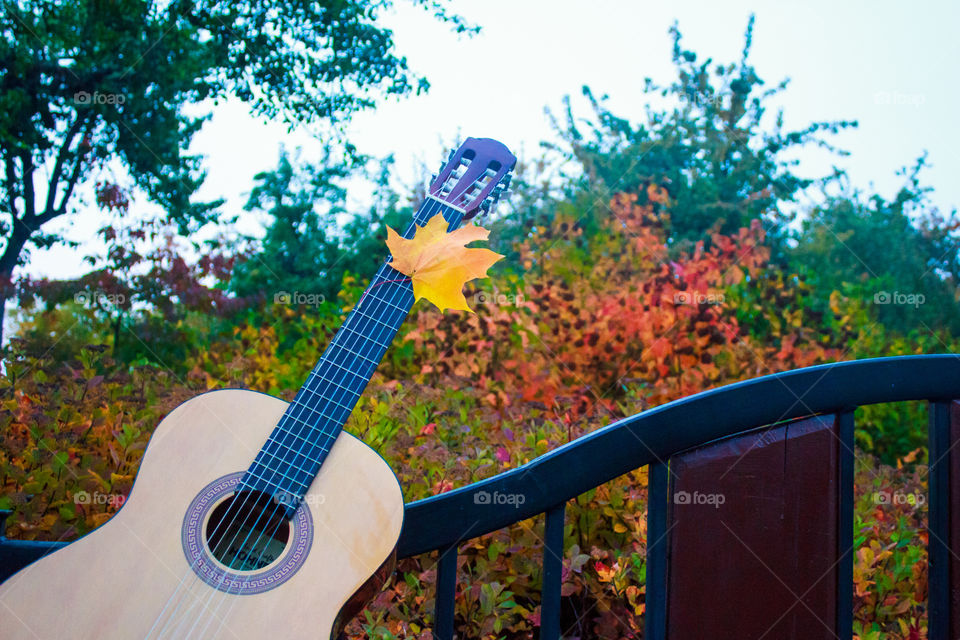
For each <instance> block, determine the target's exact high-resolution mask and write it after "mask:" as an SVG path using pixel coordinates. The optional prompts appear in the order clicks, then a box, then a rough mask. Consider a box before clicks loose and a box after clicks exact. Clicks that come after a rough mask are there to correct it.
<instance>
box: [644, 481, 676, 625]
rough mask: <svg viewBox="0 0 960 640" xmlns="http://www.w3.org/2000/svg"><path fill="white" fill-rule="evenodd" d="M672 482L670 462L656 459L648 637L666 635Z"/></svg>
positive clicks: (651, 486)
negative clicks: (669, 515)
mask: <svg viewBox="0 0 960 640" xmlns="http://www.w3.org/2000/svg"><path fill="white" fill-rule="evenodd" d="M669 495H670V482H669V476H668V468H667V463H664V462H654V463H651V464H650V466H649V468H648V479H647V585H646V587H647V606H646V610H645V611H646V612H645V614H644V617H645V620H644V635H643V637H644V638H646V639H647V640H664V638H666V637H667V506H668V502H669Z"/></svg>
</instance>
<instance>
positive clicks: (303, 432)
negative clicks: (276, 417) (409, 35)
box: [170, 199, 443, 635]
mask: <svg viewBox="0 0 960 640" xmlns="http://www.w3.org/2000/svg"><path fill="white" fill-rule="evenodd" d="M437 205H439V206H437ZM442 209H443V206H442V203H439V202H437V201H435V200H433V199H431V200H430V201H429V202H427V203H425V205H424V206H422V208H421V209H420V211H419V212H418V214H422V216H423V217H424V218H426V217H427V216H432V215H434V213H435V212H436V211H437V210H442ZM418 217H420V215H418V216H414V221H413V223H412V224H411V226H410V228H409V229H408V233H409V232H413V231H415V225H416V223H417V218H418ZM404 235H405V236H406V235H407V234H404ZM386 269H389V270H390V271H394V273H396V271H395V270H393V269H392V268H390V267H389V263H386V262H385V263H384V265H382V266H381V268H380V270H379V271H378V273H377V275H376V277H375V279H374V280H375V281H374V282H373V283H371V286H370V287H368V290H367V291H365V292H364V295H365V296H366V295H368V294H371V295H370V297H372V298H373V299H374V301H373V302H372V303H371V304H370V305H367V307H366V308H367V310H368V311H371V312H372V313H373V314H374V316H373V317H368V316H366V315H365V314H363V313H361V312H360V311H359V309H360V305H359V303H358V306H357V307H356V309H355V310H354V311H355V312H356V313H354V312H351V316H352V317H351V318H348V321H347V322H345V323H344V327H345V328H348V329H352V327H354V326H355V327H356V328H357V330H358V331H359V333H356V332H354V331H343V332H340V331H338V335H336V336H334V340H333V341H331V345H330V348H328V349H327V352H326V353H325V355H324V357H323V358H321V360H320V362H319V363H318V364H317V366H316V367H315V368H314V370H312V371H311V372H310V377H309V378H308V382H307V384H305V385H304V387H303V390H305V391H307V392H308V393H310V394H311V395H313V396H318V397H319V398H320V400H321V401H323V400H326V401H327V402H328V403H329V402H331V401H332V402H334V403H336V404H338V405H339V406H340V407H342V408H343V409H347V407H344V406H343V405H342V404H340V403H339V402H337V399H338V396H343V397H340V398H339V399H340V400H342V401H344V402H347V403H348V404H353V405H355V404H356V401H357V400H358V399H359V393H358V391H362V387H361V388H359V389H358V390H355V389H354V388H353V387H354V386H355V383H354V382H352V381H351V380H350V379H349V378H348V377H347V374H350V375H352V376H353V377H354V378H355V379H356V380H358V381H361V380H364V378H366V381H364V382H362V385H363V386H366V384H367V382H368V381H369V377H370V376H372V375H373V373H374V371H375V370H376V365H374V367H373V370H372V371H370V373H369V375H368V376H363V377H361V375H360V374H361V373H363V372H364V370H365V369H368V368H369V364H373V363H372V362H370V363H369V364H363V363H362V362H361V360H360V358H356V359H355V361H356V362H357V365H358V366H357V370H356V371H354V370H353V369H347V368H343V367H340V365H339V364H337V362H336V360H337V357H338V356H339V355H341V353H340V351H339V350H337V349H334V347H339V348H342V349H343V350H344V354H343V355H344V356H346V353H353V354H354V355H360V356H361V357H365V356H363V355H362V352H363V351H364V348H365V347H366V348H367V350H368V351H367V355H374V353H375V351H376V347H375V345H379V346H381V347H382V346H383V345H382V343H379V342H378V340H377V339H381V340H383V339H384V338H385V337H386V334H390V333H393V334H394V335H395V334H396V331H397V330H398V328H399V327H394V326H388V325H387V324H384V323H382V322H379V321H376V318H375V317H376V315H380V314H377V313H376V312H375V311H373V309H372V306H373V304H374V303H375V302H380V301H384V302H387V306H388V309H387V311H388V312H389V313H391V314H393V313H394V311H393V310H391V309H390V308H391V307H392V308H394V309H396V310H400V309H399V307H398V305H396V304H394V302H395V300H390V301H386V300H384V299H382V298H381V297H380V296H375V295H372V293H371V292H372V287H374V286H377V285H378V284H382V283H383V282H384V272H385V270H386ZM377 280H379V282H377ZM391 294H392V295H391V298H396V297H397V296H398V295H400V296H402V295H403V289H402V287H398V288H395V290H394V291H393V292H391ZM408 312H409V310H403V315H404V316H406V314H407V313H408ZM384 315H386V314H384ZM364 318H366V319H364ZM390 320H393V321H394V324H395V323H396V321H399V323H400V324H402V320H403V319H402V318H390ZM351 321H352V322H351ZM375 325H380V326H379V327H377V328H376V330H377V334H376V336H375V337H371V338H370V340H371V342H369V343H368V344H366V345H364V344H363V340H362V339H363V338H364V337H366V336H365V335H364V333H365V332H369V333H372V328H373V327H374V326H375ZM348 333H356V336H357V337H356V338H354V341H353V342H355V343H352V342H351V337H350V336H349V335H348ZM391 341H392V337H391ZM349 346H352V347H354V348H355V349H357V350H358V351H360V352H361V353H360V354H357V353H356V352H355V351H352V350H351V349H349V348H348V347H349ZM384 351H385V349H384ZM328 356H329V357H328ZM381 358H382V354H381ZM367 359H368V360H369V358H367ZM328 361H329V362H328ZM329 363H332V364H334V365H336V366H337V367H338V368H341V369H343V373H340V374H339V375H338V374H337V373H335V372H333V371H332V370H330V371H323V370H321V372H325V373H327V374H328V375H329V376H330V378H332V380H327V379H326V378H324V376H323V375H319V374H318V373H317V370H318V369H321V365H324V364H329ZM343 364H347V365H349V364H350V363H349V361H347V362H344V363H343ZM326 369H327V370H329V369H330V367H326ZM314 377H316V378H319V379H320V380H321V381H327V382H332V383H333V384H334V385H336V386H337V387H339V391H338V390H336V389H334V390H330V389H329V386H330V385H329V384H327V385H326V387H327V389H326V391H328V394H325V393H323V391H325V390H324V389H323V388H322V387H321V389H320V390H319V392H318V391H314V390H313V389H311V388H310V386H311V384H310V383H311V382H315V381H314V380H313V378H314ZM338 381H339V382H343V384H345V385H347V386H346V387H344V386H341V385H339V384H337V382H338ZM346 392H350V393H352V394H354V395H355V396H356V398H350V397H346ZM298 395H301V398H302V400H303V401H304V402H298V401H297V399H295V400H294V403H292V404H293V405H294V406H293V407H291V408H290V410H288V412H287V413H285V415H284V416H283V417H282V418H281V420H280V422H279V424H278V427H279V428H280V433H279V434H277V438H278V440H277V442H278V443H279V444H282V445H283V446H287V443H288V442H289V439H288V438H287V436H288V435H293V436H294V437H299V438H300V439H301V440H302V442H303V444H301V446H300V447H299V448H298V450H297V451H296V452H295V454H296V455H298V456H300V457H302V458H304V459H305V460H311V461H312V462H313V463H314V464H316V463H317V462H318V461H317V460H315V459H314V458H312V457H311V456H309V455H307V454H306V453H304V450H305V449H306V447H307V446H308V445H309V447H310V450H315V449H318V448H319V449H321V450H322V451H323V452H324V454H325V453H328V451H327V450H324V449H323V447H322V444H323V443H324V439H326V441H329V442H331V446H332V442H334V441H335V440H334V439H331V438H330V436H332V435H333V433H334V432H335V431H337V429H338V427H340V426H342V424H343V422H345V421H346V419H348V418H349V415H350V412H352V407H350V408H349V410H348V411H347V413H346V416H344V417H343V419H340V416H338V415H337V414H339V413H341V411H340V410H339V409H338V410H334V411H333V412H332V413H334V415H333V416H327V415H326V414H324V413H323V412H321V411H317V410H316V409H313V407H311V406H310V405H309V404H306V402H310V400H309V399H308V398H306V394H298ZM327 395H329V397H325V396H327ZM306 411H311V412H313V413H316V414H317V415H319V416H321V417H323V418H326V420H327V422H328V424H326V425H323V426H321V427H320V429H319V436H317V434H316V431H317V429H316V427H314V426H313V425H311V424H310V423H309V422H308V421H307V420H304V417H305V413H306ZM288 416H289V417H290V418H292V419H293V420H294V421H296V422H299V423H300V425H301V426H300V427H299V428H298V429H297V430H296V432H294V430H293V429H285V424H284V423H285V422H286V423H289V420H285V419H286V418H287V417H288ZM320 424H322V423H320ZM330 426H332V427H333V429H332V431H331V433H326V428H327V427H330ZM276 431H277V430H276V429H275V432H276ZM284 431H287V433H284ZM309 431H313V432H314V433H313V434H312V435H313V437H312V438H311V437H310V435H311V434H309ZM273 435H274V434H271V437H272V436H273ZM304 436H306V437H304ZM287 448H290V447H287ZM269 449H270V444H269V441H268V443H267V445H266V446H265V447H264V450H266V451H267V453H270V452H269ZM274 450H276V449H274ZM324 457H325V456H324ZM259 458H260V459H261V466H264V467H265V468H266V469H267V470H268V471H267V472H266V473H264V476H266V477H262V478H260V479H261V480H262V481H263V482H264V483H265V484H266V485H267V488H268V489H269V488H270V486H271V481H274V486H276V487H277V488H279V489H281V490H284V489H283V481H282V478H281V479H278V478H277V476H278V475H280V476H283V477H286V478H287V479H290V480H293V481H294V482H296V484H299V485H301V486H303V487H304V491H303V492H302V493H303V494H304V495H306V493H307V492H308V490H309V485H304V483H303V482H300V481H299V480H296V479H294V478H290V477H289V476H286V475H285V474H283V473H282V471H280V469H279V468H272V466H271V465H268V464H265V463H264V462H263V460H264V458H263V456H259ZM278 459H280V460H283V458H278ZM255 464H256V460H255ZM255 464H254V465H251V466H255ZM270 471H272V472H273V473H272V476H271V475H269V473H270ZM301 471H303V470H301ZM304 473H306V472H305V471H304ZM293 475H294V476H297V474H296V473H294V474H293ZM253 486H254V488H256V486H257V483H253ZM292 488H295V487H292ZM248 495H249V494H248ZM248 499H249V498H248ZM280 510H281V506H280V505H277V506H276V507H275V508H274V510H273V513H271V515H270V518H274V517H276V516H277V514H278V513H279V511H280ZM265 511H266V509H265V510H263V511H261V512H260V515H259V517H258V518H257V520H256V521H255V522H254V523H253V525H252V527H251V529H250V531H249V533H248V534H247V537H246V538H245V539H244V541H243V542H242V543H241V545H240V548H245V547H246V543H247V541H248V540H249V537H250V535H251V534H252V533H253V531H255V530H256V527H257V525H258V524H259V522H260V520H261V518H262V517H263V515H264V513H265ZM250 517H252V516H250V515H248V516H247V518H246V520H245V521H244V522H243V523H242V524H241V525H240V527H239V528H238V529H237V533H236V534H235V535H234V538H233V540H231V541H230V543H229V544H228V545H227V547H226V548H228V549H229V548H231V547H232V546H233V544H234V543H235V542H236V539H237V538H238V537H239V535H240V533H241V532H242V530H243V529H244V528H245V527H246V526H247V525H248V524H249V519H250ZM235 518H236V515H235V516H234V519H235ZM267 522H269V518H268V520H267ZM281 525H282V520H278V524H277V525H276V527H275V530H274V532H272V533H271V536H272V535H275V534H276V532H277V531H278V530H279V527H280V526H281ZM231 526H232V523H231ZM227 530H228V531H229V527H228V529H227ZM264 533H265V532H261V533H260V536H259V537H258V538H257V541H256V542H255V543H254V548H255V547H256V545H257V544H259V541H260V539H261V538H262V537H263V535H264ZM217 546H220V544H219V543H218V545H217ZM265 551H266V547H265V546H264V548H263V551H262V552H261V554H260V556H259V557H258V558H257V560H256V561H255V562H254V565H256V564H258V563H259V561H260V560H261V558H262V555H263V553H264V552H265ZM226 577H227V576H226V574H224V575H223V576H222V577H221V580H220V582H219V583H218V585H217V587H218V588H217V589H215V590H211V594H210V597H209V598H208V599H207V603H205V605H204V609H208V608H209V602H210V601H211V600H212V598H213V597H215V595H216V592H217V591H219V590H220V589H219V587H222V585H223V583H224V582H225V580H226ZM228 595H229V594H227V595H225V597H224V599H228ZM196 604H197V603H196V602H194V603H193V605H191V607H190V608H189V609H188V610H187V611H186V612H184V617H185V618H186V619H189V618H188V617H187V616H188V615H189V613H190V611H191V610H192V609H193V607H194V606H196ZM178 608H179V607H178ZM217 609H219V607H218V608H217ZM214 613H215V612H214ZM203 614H204V611H201V612H200V614H199V615H200V617H201V618H202V617H203ZM175 618H176V611H174V612H173V614H172V615H171V618H170V621H172V620H173V619H175ZM212 619H213V618H211V619H210V621H212ZM198 621H199V618H198ZM225 621H226V617H224V618H223V619H222V620H221V625H222V624H223V623H225ZM195 625H196V623H194V626H195ZM208 625H209V622H208V623H207V625H206V626H208ZM179 626H180V625H179V624H178V627H179ZM206 626H205V627H204V629H205V628H206ZM192 630H193V628H192V627H191V630H190V633H192ZM218 632H219V631H218ZM188 635H189V634H188Z"/></svg>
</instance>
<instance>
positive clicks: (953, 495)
mask: <svg viewBox="0 0 960 640" xmlns="http://www.w3.org/2000/svg"><path fill="white" fill-rule="evenodd" d="M958 440H960V401H958V400H954V401H953V402H951V403H950V453H949V455H950V504H951V506H952V505H954V504H956V501H957V499H958V497H960V451H958V449H960V444H957V441H958ZM958 541H960V509H958V508H951V509H950V540H948V541H947V544H948V545H949V546H950V549H951V551H952V552H951V553H950V556H949V561H950V637H951V638H957V637H960V562H958V561H957V553H960V551H958V549H957V547H958Z"/></svg>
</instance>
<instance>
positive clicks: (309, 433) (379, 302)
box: [241, 199, 462, 515]
mask: <svg viewBox="0 0 960 640" xmlns="http://www.w3.org/2000/svg"><path fill="white" fill-rule="evenodd" d="M438 203H439V201H436V200H430V199H428V200H425V201H424V203H423V204H422V205H421V207H420V209H419V210H418V211H417V213H416V215H415V216H414V222H413V224H411V225H410V226H409V227H408V228H407V229H406V231H405V232H404V234H403V237H405V238H408V239H409V238H411V237H413V235H414V233H415V232H416V229H417V226H418V225H419V226H422V225H423V224H425V223H426V220H421V218H430V217H432V216H433V215H434V214H436V213H441V214H443V216H444V218H445V219H446V220H447V223H448V225H449V227H450V228H456V227H457V226H458V225H459V224H460V221H461V218H462V212H458V211H456V210H454V209H453V208H449V207H445V206H439V207H438V206H437V204H438ZM389 260H390V259H388V260H387V261H385V262H384V263H382V264H381V265H380V267H379V268H378V269H377V273H376V275H375V276H374V278H373V280H372V281H371V285H370V286H369V287H368V288H367V290H366V292H365V293H364V296H363V297H362V298H361V299H360V300H359V301H358V302H357V304H356V305H355V306H354V308H353V310H352V311H351V312H350V314H349V315H348V316H347V319H346V321H345V322H344V323H343V325H342V326H341V327H340V329H339V330H338V331H337V333H336V335H335V336H334V337H333V340H332V341H331V342H330V344H329V345H328V346H327V348H326V350H325V351H324V353H323V355H322V356H321V357H320V361H319V362H318V364H317V366H315V367H314V368H313V369H312V370H311V371H310V373H309V375H308V376H307V380H306V382H305V383H304V385H303V387H301V388H300V391H299V392H298V393H297V396H296V397H295V398H294V399H293V401H292V402H291V403H290V404H289V405H288V406H287V410H286V411H285V412H284V414H283V416H282V417H281V418H280V420H279V422H278V423H277V425H276V426H275V427H274V430H273V432H272V433H271V434H270V435H269V436H268V437H267V441H266V443H265V444H264V446H263V448H262V449H261V450H260V452H259V453H258V455H257V457H256V458H255V460H254V462H253V464H252V465H251V466H250V468H249V469H247V473H246V474H245V475H244V477H243V479H242V481H241V484H242V486H245V487H248V488H251V489H259V490H263V489H262V488H261V487H263V486H264V485H265V486H266V487H267V488H268V490H271V491H280V490H282V491H285V492H287V493H296V494H297V496H298V498H297V501H298V502H299V500H302V499H303V496H304V495H305V494H306V492H307V489H308V487H309V485H310V483H311V482H312V481H313V478H315V477H316V474H317V470H318V469H319V468H320V466H321V465H322V464H323V461H324V460H325V459H326V456H327V455H328V454H329V452H330V448H331V447H332V446H333V444H334V442H335V441H336V439H337V437H338V436H339V434H340V431H341V430H342V429H343V425H344V423H345V422H346V421H347V420H348V419H349V417H350V414H351V412H352V411H353V409H354V408H355V407H356V404H357V401H358V400H359V399H360V395H361V394H362V393H363V390H364V388H366V386H367V384H368V383H369V382H370V378H371V377H372V376H373V374H374V372H375V371H376V368H377V366H378V365H379V364H380V361H381V360H382V359H383V354H384V353H386V351H388V350H389V348H390V345H391V344H392V342H393V340H394V338H395V337H396V334H397V331H398V330H399V329H400V326H401V325H402V324H403V322H404V320H405V318H406V317H407V315H408V314H409V313H410V307H411V306H412V304H413V302H414V299H413V295H412V294H413V283H412V282H411V281H410V280H409V278H406V277H405V276H403V275H402V274H400V272H399V271H397V270H396V269H394V268H393V267H392V266H391V264H390V262H389ZM388 285H396V286H388ZM367 298H370V300H369V301H368V302H366V300H367ZM361 307H362V308H361ZM341 372H344V373H341ZM328 411H329V412H330V413H331V414H333V415H328V414H327V413H326V412H328ZM288 474H293V476H300V475H302V476H304V480H298V479H297V478H296V477H291V476H290V475H288ZM268 478H271V479H268ZM284 484H290V485H291V486H290V488H286V487H283V486H282V485H284ZM289 489H293V490H294V491H290V490H289ZM285 507H286V509H287V513H288V515H292V513H293V509H296V504H287V503H285Z"/></svg>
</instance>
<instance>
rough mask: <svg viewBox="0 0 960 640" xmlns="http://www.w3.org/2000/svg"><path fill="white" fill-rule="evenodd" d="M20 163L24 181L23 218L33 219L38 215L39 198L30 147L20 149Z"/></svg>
mask: <svg viewBox="0 0 960 640" xmlns="http://www.w3.org/2000/svg"><path fill="white" fill-rule="evenodd" d="M20 163H21V164H22V165H23V166H22V175H21V176H20V181H21V182H22V183H23V218H22V220H24V221H28V220H32V219H33V218H35V217H36V216H37V200H36V195H35V194H34V192H33V169H34V167H33V157H31V155H30V150H29V149H23V150H22V151H20Z"/></svg>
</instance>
